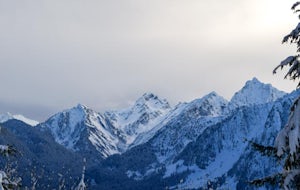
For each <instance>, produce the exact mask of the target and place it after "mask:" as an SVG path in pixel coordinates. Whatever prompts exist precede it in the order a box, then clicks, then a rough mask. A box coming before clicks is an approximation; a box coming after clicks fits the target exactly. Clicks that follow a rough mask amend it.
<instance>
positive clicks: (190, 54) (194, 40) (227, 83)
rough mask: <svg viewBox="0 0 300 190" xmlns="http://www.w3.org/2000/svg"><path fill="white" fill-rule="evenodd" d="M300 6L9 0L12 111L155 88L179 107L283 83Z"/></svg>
mask: <svg viewBox="0 0 300 190" xmlns="http://www.w3.org/2000/svg"><path fill="white" fill-rule="evenodd" d="M292 3H293V1H291V3H290V2H289V1H285V2H283V1H279V0H272V1H270V0H247V1H239V0H229V1H221V0H211V1H204V0H200V1H199V0H187V1H181V0H153V1H146V0H128V1H123V0H113V1H104V0H97V1H96V0H91V1H83V0H72V1H71V0H66V1H47V0H41V1H22V2H19V1H13V0H12V1H5V0H0V24H1V26H2V27H1V30H0V41H1V44H0V66H1V74H0V86H1V88H2V90H1V94H0V99H1V101H2V102H3V103H5V102H7V105H6V106H3V108H5V109H8V111H9V110H10V109H9V105H8V104H11V107H12V108H16V107H17V105H20V109H18V110H19V111H22V112H23V111H24V112H26V113H29V114H28V115H30V116H31V115H32V116H34V115H37V116H36V117H38V118H42V117H46V115H49V114H47V112H48V111H44V112H40V113H43V114H40V115H38V112H37V111H36V110H39V109H42V108H45V110H48V109H47V108H51V109H49V110H53V109H54V110H59V109H64V108H68V107H71V106H73V105H75V104H77V103H79V102H80V103H83V104H87V105H88V106H91V107H92V108H95V109H96V110H99V111H103V110H105V109H114V108H120V107H125V106H127V105H128V102H132V101H134V100H135V99H137V98H138V96H140V95H142V94H143V93H144V92H146V91H147V92H148V91H152V92H154V93H157V94H158V95H161V96H163V97H165V98H168V99H171V101H172V102H174V104H175V103H176V102H178V101H189V100H191V99H193V98H197V97H201V96H202V95H204V94H206V93H208V92H210V91H212V90H214V91H218V92H219V93H220V94H223V95H224V96H225V97H227V98H230V96H231V95H232V94H233V92H234V91H236V90H238V88H240V87H241V86H242V85H243V83H244V82H245V80H247V79H250V78H252V77H253V76H257V77H258V78H260V79H264V81H265V82H269V81H272V82H274V80H273V78H272V77H273V76H272V75H271V74H270V73H269V71H271V70H272V68H273V67H274V66H275V65H276V64H277V63H278V62H279V61H280V60H281V59H282V58H284V57H285V56H287V55H289V54H290V53H292V52H293V50H291V49H290V48H287V47H282V46H281V44H280V40H281V38H282V36H283V35H284V34H285V33H286V32H288V31H289V30H290V29H291V27H293V21H292V18H293V15H292V13H291V12H290V11H289V6H290V4H292ZM285 6H286V8H285ZM289 18H290V20H289ZM289 21H291V22H289ZM291 23H292V24H291ZM276 84H277V85H278V86H279V87H282V88H284V89H285V90H289V89H291V86H292V85H290V84H289V85H286V83H284V84H282V83H281V82H276ZM9 102H10V103H9ZM12 102H13V103H12ZM22 104H25V105H35V106H34V108H31V107H30V106H26V107H27V108H28V109H23V108H22V109H21V107H22V106H21V105H22ZM3 105H4V104H3ZM5 109H2V110H3V111H5ZM13 110H16V111H17V109H13ZM50 112H51V111H49V113H50ZM41 115H44V116H41ZM34 119H35V118H34Z"/></svg>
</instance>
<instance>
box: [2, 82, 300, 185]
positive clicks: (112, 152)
mask: <svg viewBox="0 0 300 190" xmlns="http://www.w3.org/2000/svg"><path fill="white" fill-rule="evenodd" d="M299 94H300V92H299V91H296V92H293V93H291V94H286V93H284V92H282V91H279V90H277V89H275V88H274V87H272V86H271V85H269V84H263V83H261V82H260V81H258V80H257V79H256V78H254V79H252V80H250V81H247V82H246V84H245V86H244V87H243V88H241V90H240V91H238V92H237V93H235V94H234V96H233V97H232V99H231V100H230V101H227V100H226V99H224V98H223V97H222V96H219V95H218V94H217V93H216V92H212V93H209V94H207V95H206V96H203V97H202V98H199V99H196V100H193V101H191V102H188V103H181V104H178V105H177V106H175V107H174V108H172V107H171V106H170V105H169V103H168V102H167V101H166V100H162V99H160V98H159V97H157V96H156V95H154V94H152V93H146V94H144V95H143V96H142V97H140V98H139V99H138V100H137V101H136V102H135V103H134V104H133V105H132V106H130V107H129V108H126V109H122V110H118V111H108V112H104V113H98V112H96V111H94V110H92V109H90V108H88V107H87V106H83V105H81V104H79V105H77V106H75V107H73V108H71V109H68V110H65V111H62V112H60V113H57V114H55V115H54V116H52V117H50V118H49V119H48V120H47V121H45V122H44V123H41V124H39V125H38V126H37V127H35V128H34V129H35V130H40V132H41V133H43V131H44V132H46V135H45V136H51V135H52V137H53V140H55V142H57V143H59V144H60V145H63V146H62V147H65V148H66V149H68V151H70V152H72V153H74V154H75V155H80V156H81V157H85V158H87V160H88V163H89V164H90V165H88V167H87V168H88V169H87V171H86V172H87V176H89V178H90V179H89V180H90V181H93V184H90V185H91V188H92V189H122V190H123V189H149V187H150V189H166V188H169V189H198V188H202V189H208V184H207V182H208V181H209V182H210V186H211V187H213V188H214V189H256V187H253V186H250V185H249V184H248V183H246V181H249V180H252V179H255V178H257V177H263V176H266V175H269V174H273V173H275V172H277V171H279V170H281V167H280V165H279V164H278V162H277V161H276V160H274V159H273V158H270V157H266V156H263V155H261V154H260V153H259V152H258V151H256V150H254V149H253V148H252V146H251V145H250V141H254V142H257V143H260V144H264V145H273V143H274V139H275V137H276V134H277V133H278V131H279V130H280V129H281V128H282V127H283V126H284V124H285V123H286V121H287V118H288V113H289V107H290V106H291V104H292V102H293V100H294V99H295V98H296V97H297V96H298V95H299ZM6 118H7V117H6ZM0 119H1V117H0ZM3 120H5V117H4V116H3ZM0 121H1V120H0ZM12 131H14V130H12ZM40 132H38V133H40ZM26 138H27V137H26ZM29 142H31V141H29ZM55 146H56V145H55ZM277 188H278V187H274V186H272V187H271V186H265V187H264V188H263V189H277Z"/></svg>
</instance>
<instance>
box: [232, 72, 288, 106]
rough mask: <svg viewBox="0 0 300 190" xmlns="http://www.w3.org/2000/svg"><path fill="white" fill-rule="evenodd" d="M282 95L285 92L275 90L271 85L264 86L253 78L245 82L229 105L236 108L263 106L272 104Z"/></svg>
mask: <svg viewBox="0 0 300 190" xmlns="http://www.w3.org/2000/svg"><path fill="white" fill-rule="evenodd" d="M284 95H286V93H285V92H283V91H279V90H277V89H276V88H274V87H273V86H272V85H271V84H264V83H262V82H260V81H259V80H258V79H257V78H255V77H254V78H253V79H252V80H249V81H247V82H246V84H245V86H244V87H243V88H242V89H241V90H240V91H238V92H236V93H235V94H234V96H233V97H232V99H231V101H230V105H231V106H233V107H234V108H236V107H240V106H249V105H257V104H264V103H268V102H273V101H275V100H277V99H278V98H281V97H283V96H284Z"/></svg>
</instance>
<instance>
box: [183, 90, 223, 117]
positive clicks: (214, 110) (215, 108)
mask: <svg viewBox="0 0 300 190" xmlns="http://www.w3.org/2000/svg"><path fill="white" fill-rule="evenodd" d="M227 105H228V101H227V100H226V99H225V98H223V97H222V96H219V95H218V94H217V93H216V92H214V91H213V92H211V93H209V94H207V95H205V96H203V97H202V98H200V99H196V100H193V101H192V102H191V103H188V104H186V106H187V107H188V108H187V109H189V110H194V111H195V112H197V115H201V116H217V115H222V114H223V113H224V112H225V111H226V106H227Z"/></svg>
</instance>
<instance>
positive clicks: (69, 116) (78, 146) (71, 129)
mask: <svg viewBox="0 0 300 190" xmlns="http://www.w3.org/2000/svg"><path fill="white" fill-rule="evenodd" d="M40 126H41V127H42V128H47V129H49V130H50V131H51V133H52V135H53V136H54V139H55V140H56V142H58V143H59V144H61V145H63V146H65V147H66V148H68V149H71V150H74V151H89V149H96V150H97V151H98V152H99V153H100V154H101V156H102V157H104V158H105V157H108V156H110V155H112V154H116V153H119V152H120V150H119V148H118V144H119V143H120V142H119V139H118V137H117V135H118V130H114V129H113V128H111V127H109V124H108V123H107V122H106V119H105V118H104V117H103V116H102V115H101V114H99V113H97V112H95V111H93V110H91V109H89V108H88V107H86V106H84V105H81V104H78V105H77V106H76V107H73V108H71V109H69V110H65V111H63V112H60V113H57V114H55V115H54V116H52V117H50V118H49V119H48V120H47V121H46V122H44V123H42V124H41V125H40Z"/></svg>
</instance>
